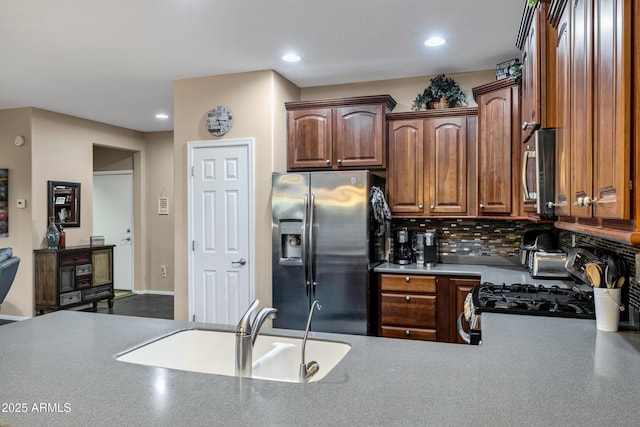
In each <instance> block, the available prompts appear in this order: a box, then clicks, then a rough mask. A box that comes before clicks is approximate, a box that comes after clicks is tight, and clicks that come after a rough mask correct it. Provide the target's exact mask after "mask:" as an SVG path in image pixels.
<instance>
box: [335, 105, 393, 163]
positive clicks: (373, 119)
mask: <svg viewBox="0 0 640 427" xmlns="http://www.w3.org/2000/svg"><path fill="white" fill-rule="evenodd" d="M383 117H384V107H383V106H382V105H356V106H351V107H340V108H336V109H334V111H333V132H334V133H333V138H334V139H333V140H334V144H335V153H336V163H337V165H338V167H349V168H357V167H378V168H381V167H384V166H385V158H386V155H385V151H386V150H385V146H384V135H383V133H384V120H383Z"/></svg>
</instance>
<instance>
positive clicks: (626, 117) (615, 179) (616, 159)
mask: <svg viewBox="0 0 640 427" xmlns="http://www.w3.org/2000/svg"><path fill="white" fill-rule="evenodd" d="M631 6H632V4H631V0H595V1H594V13H593V16H594V20H593V29H594V31H593V37H594V44H593V55H594V58H593V64H594V67H593V79H594V80H593V93H594V99H593V106H594V110H593V114H594V118H593V125H594V133H593V193H592V197H593V198H594V199H596V200H597V204H596V205H595V208H594V210H593V213H594V215H595V216H597V217H601V218H617V219H629V217H630V206H629V205H630V197H629V194H630V176H631V154H630V153H631V149H630V147H631V141H630V132H629V128H630V123H631V121H630V120H631V98H630V96H631V95H630V94H631V90H632V88H631V59H632V58H631V14H632V10H631ZM636 31H637V30H636ZM582 166H583V165H581V167H582Z"/></svg>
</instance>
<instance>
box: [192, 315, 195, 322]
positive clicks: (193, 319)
mask: <svg viewBox="0 0 640 427" xmlns="http://www.w3.org/2000/svg"><path fill="white" fill-rule="evenodd" d="M191 321H192V322H195V321H196V315H195V314H194V315H193V318H192V320H191Z"/></svg>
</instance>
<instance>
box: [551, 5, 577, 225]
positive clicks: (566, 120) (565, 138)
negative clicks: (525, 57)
mask: <svg viewBox="0 0 640 427" xmlns="http://www.w3.org/2000/svg"><path fill="white" fill-rule="evenodd" d="M571 6H572V5H569V6H567V7H565V9H564V12H563V13H562V16H561V18H560V21H559V23H558V45H557V51H556V84H557V91H558V92H557V98H556V100H557V102H558V105H557V107H556V111H557V114H558V115H557V122H556V125H557V127H556V177H555V178H556V180H555V193H556V198H555V204H556V206H555V213H556V215H558V216H568V215H570V213H571V210H570V204H569V200H570V199H571V96H570V95H571V90H570V84H571V82H572V81H571V76H570V71H571V57H570V47H571V46H570V43H571V38H570V26H569V19H570V18H569V17H570V11H572V10H573V8H572V7H571Z"/></svg>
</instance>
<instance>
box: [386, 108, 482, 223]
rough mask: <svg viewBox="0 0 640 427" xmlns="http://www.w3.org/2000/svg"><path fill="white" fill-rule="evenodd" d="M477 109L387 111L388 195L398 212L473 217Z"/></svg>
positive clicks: (417, 214)
mask: <svg viewBox="0 0 640 427" xmlns="http://www.w3.org/2000/svg"><path fill="white" fill-rule="evenodd" d="M477 112H478V110H477V108H444V109H440V110H427V111H417V112H404V113H392V114H388V115H387V120H388V128H389V168H388V171H387V183H388V185H387V189H388V191H387V197H388V200H389V207H390V209H391V212H392V213H393V214H394V215H395V216H399V217H423V216H442V217H446V216H452V215H456V216H469V215H471V213H470V212H469V211H470V209H469V206H470V204H471V200H472V199H473V200H475V195H474V194H473V193H474V191H475V190H473V189H475V182H476V177H475V171H476V169H475V161H474V157H473V156H472V155H471V154H470V153H475V151H474V150H475V146H476V139H477V131H476V128H477ZM470 159H471V160H470Z"/></svg>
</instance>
